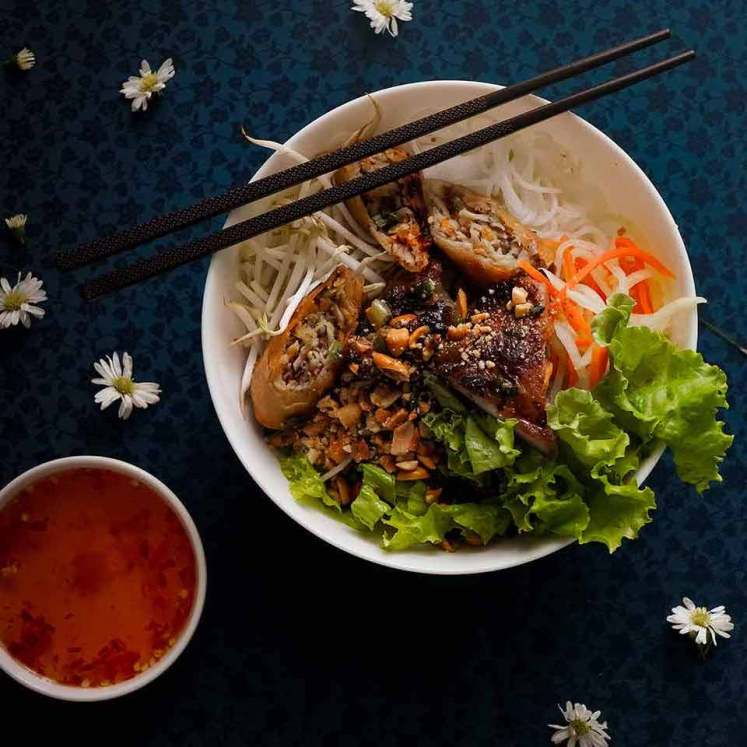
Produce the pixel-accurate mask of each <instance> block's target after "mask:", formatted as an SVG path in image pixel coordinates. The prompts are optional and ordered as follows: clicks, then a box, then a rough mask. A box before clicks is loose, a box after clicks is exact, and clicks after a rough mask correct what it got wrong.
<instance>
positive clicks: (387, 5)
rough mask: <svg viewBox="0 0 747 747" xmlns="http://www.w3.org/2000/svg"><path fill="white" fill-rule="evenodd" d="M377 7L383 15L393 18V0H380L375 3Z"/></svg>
mask: <svg viewBox="0 0 747 747" xmlns="http://www.w3.org/2000/svg"><path fill="white" fill-rule="evenodd" d="M375 8H376V10H378V11H379V13H381V15H382V16H386V17H387V18H391V17H392V16H393V15H394V5H393V3H392V2H391V0H378V2H376V3H375Z"/></svg>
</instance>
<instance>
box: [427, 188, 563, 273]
mask: <svg viewBox="0 0 747 747" xmlns="http://www.w3.org/2000/svg"><path fill="white" fill-rule="evenodd" d="M424 189H425V197H426V200H427V203H428V208H429V215H428V223H429V226H430V231H431V235H432V236H433V241H434V242H435V243H436V245H437V246H438V247H439V248H440V249H441V250H442V251H443V252H444V253H445V254H446V255H447V256H448V257H449V258H450V259H451V260H452V261H453V262H454V263H455V264H456V265H458V266H459V267H460V268H461V270H462V271H463V272H464V273H465V274H466V275H469V277H470V278H472V280H473V281H474V282H476V283H478V284H479V285H482V286H486V285H490V284H491V283H495V282H497V281H499V280H507V279H508V278H510V277H511V276H512V275H514V274H515V273H516V272H518V267H517V265H516V262H517V260H520V259H526V260H529V261H531V262H533V263H539V264H543V265H548V264H550V262H552V261H553V259H554V251H553V250H552V249H551V248H550V247H549V246H548V245H547V244H545V243H544V242H543V240H542V239H541V238H540V237H539V236H538V235H537V234H536V233H535V232H534V231H532V230H531V229H530V228H527V227H526V226H524V225H522V224H521V223H519V221H517V220H516V219H515V218H514V217H513V216H512V215H510V214H509V213H508V212H507V211H506V209H505V208H504V207H503V206H502V205H500V203H499V202H498V201H497V200H495V199H493V198H492V197H486V196H485V195H481V194H478V193H477V192H472V191H471V190H469V189H467V188H466V187H460V186H457V185H455V184H449V183H447V182H442V181H438V180H435V179H433V180H428V181H426V182H425V187H424Z"/></svg>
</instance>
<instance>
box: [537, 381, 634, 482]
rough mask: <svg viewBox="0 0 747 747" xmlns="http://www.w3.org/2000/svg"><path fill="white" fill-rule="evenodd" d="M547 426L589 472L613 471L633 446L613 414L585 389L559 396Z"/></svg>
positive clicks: (571, 390)
mask: <svg viewBox="0 0 747 747" xmlns="http://www.w3.org/2000/svg"><path fill="white" fill-rule="evenodd" d="M547 422H548V425H549V426H550V427H551V428H552V429H553V430H554V431H555V433H556V434H557V436H558V438H559V439H560V440H561V441H562V442H563V443H564V444H566V445H567V446H568V447H569V448H570V450H571V452H572V453H573V455H574V457H575V458H576V459H578V461H579V462H581V464H583V465H584V466H585V467H587V468H592V467H596V468H597V469H599V468H600V467H613V466H614V465H615V463H616V462H617V461H618V460H620V459H622V458H623V456H625V452H626V449H627V448H628V446H629V445H630V437H629V436H628V434H627V433H625V431H623V430H622V429H621V428H620V427H619V426H618V425H616V424H615V423H614V421H613V419H612V414H611V413H609V412H608V411H607V410H605V409H604V408H603V407H602V405H600V404H599V402H597V401H596V400H595V399H594V397H593V396H592V393H591V392H588V391H586V390H584V389H566V390H564V391H561V392H558V394H557V395H556V397H555V401H554V402H553V404H552V405H550V406H549V407H548V408H547Z"/></svg>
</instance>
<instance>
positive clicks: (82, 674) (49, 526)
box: [0, 469, 197, 687]
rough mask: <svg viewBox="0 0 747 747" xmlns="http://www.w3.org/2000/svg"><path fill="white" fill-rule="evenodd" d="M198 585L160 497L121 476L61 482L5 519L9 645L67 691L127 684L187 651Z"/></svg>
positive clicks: (1, 634)
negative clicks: (173, 651) (179, 646)
mask: <svg viewBox="0 0 747 747" xmlns="http://www.w3.org/2000/svg"><path fill="white" fill-rule="evenodd" d="M196 575H197V570H196V562H195V556H194V552H193V550H192V545H191V543H190V539H189V536H188V535H187V533H186V531H185V529H184V527H183V525H182V523H181V521H180V520H179V518H178V517H177V515H176V514H175V513H174V512H173V511H172V509H171V508H170V506H169V505H168V504H167V503H166V502H165V501H164V500H163V499H162V498H161V496H159V495H158V493H156V492H155V491H153V490H152V489H151V488H150V487H148V486H147V485H145V484H142V483H139V482H136V481H134V480H133V479H132V478H131V477H128V476H126V475H123V474H120V473H118V472H113V471H110V470H105V469H71V470H67V471H63V472H59V473H58V474H56V475H52V476H50V477H46V478H43V479H40V480H38V481H37V482H35V483H33V484H32V485H30V486H29V487H27V488H26V489H24V490H21V491H20V492H19V493H17V494H16V495H15V496H14V497H13V498H11V500H10V502H9V503H7V504H6V505H5V506H4V508H2V509H0V642H1V643H2V645H3V646H4V647H5V648H6V650H7V651H8V652H9V653H10V654H11V656H13V657H14V658H15V659H17V660H18V661H20V662H22V663H23V664H25V665H26V666H27V667H29V668H30V669H33V670H34V671H35V672H38V673H39V674H41V675H44V676H46V677H49V678H50V679H52V680H56V681H57V682H60V683H63V684H67V685H78V686H82V687H97V686H104V685H110V684H114V683H115V682H122V681H123V680H127V679H130V678H131V677H134V676H135V675H136V674H138V673H139V672H141V671H143V670H145V669H147V668H148V667H149V666H151V665H153V664H154V663H155V662H156V661H157V660H158V659H160V658H161V657H162V656H163V655H164V654H165V653H166V652H167V651H168V649H169V648H170V647H171V646H172V645H173V644H174V643H175V642H176V639H177V638H178V637H179V634H180V633H181V631H182V630H183V628H184V626H185V623H186V622H187V619H188V618H189V615H190V612H191V611H192V605H193V602H194V597H195V586H196Z"/></svg>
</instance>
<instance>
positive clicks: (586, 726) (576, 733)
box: [548, 700, 611, 747]
mask: <svg viewBox="0 0 747 747" xmlns="http://www.w3.org/2000/svg"><path fill="white" fill-rule="evenodd" d="M558 708H560V712H561V713H562V714H563V718H564V719H565V720H566V721H567V723H566V724H565V726H561V725H559V724H548V726H549V727H550V728H551V729H555V733H554V734H553V735H552V737H550V741H551V742H552V743H553V744H560V742H565V741H566V740H568V747H576V745H578V747H607V742H608V740H610V739H611V737H610V735H609V734H607V722H606V721H605V722H604V723H600V722H599V717H600V716H601V715H602V712H601V711H594V713H592V712H591V711H590V710H589V709H588V708H587V707H586V706H585V705H584V704H583V703H571V701H570V700H569V701H568V702H567V703H566V704H565V709H563V708H562V707H561V706H558Z"/></svg>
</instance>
